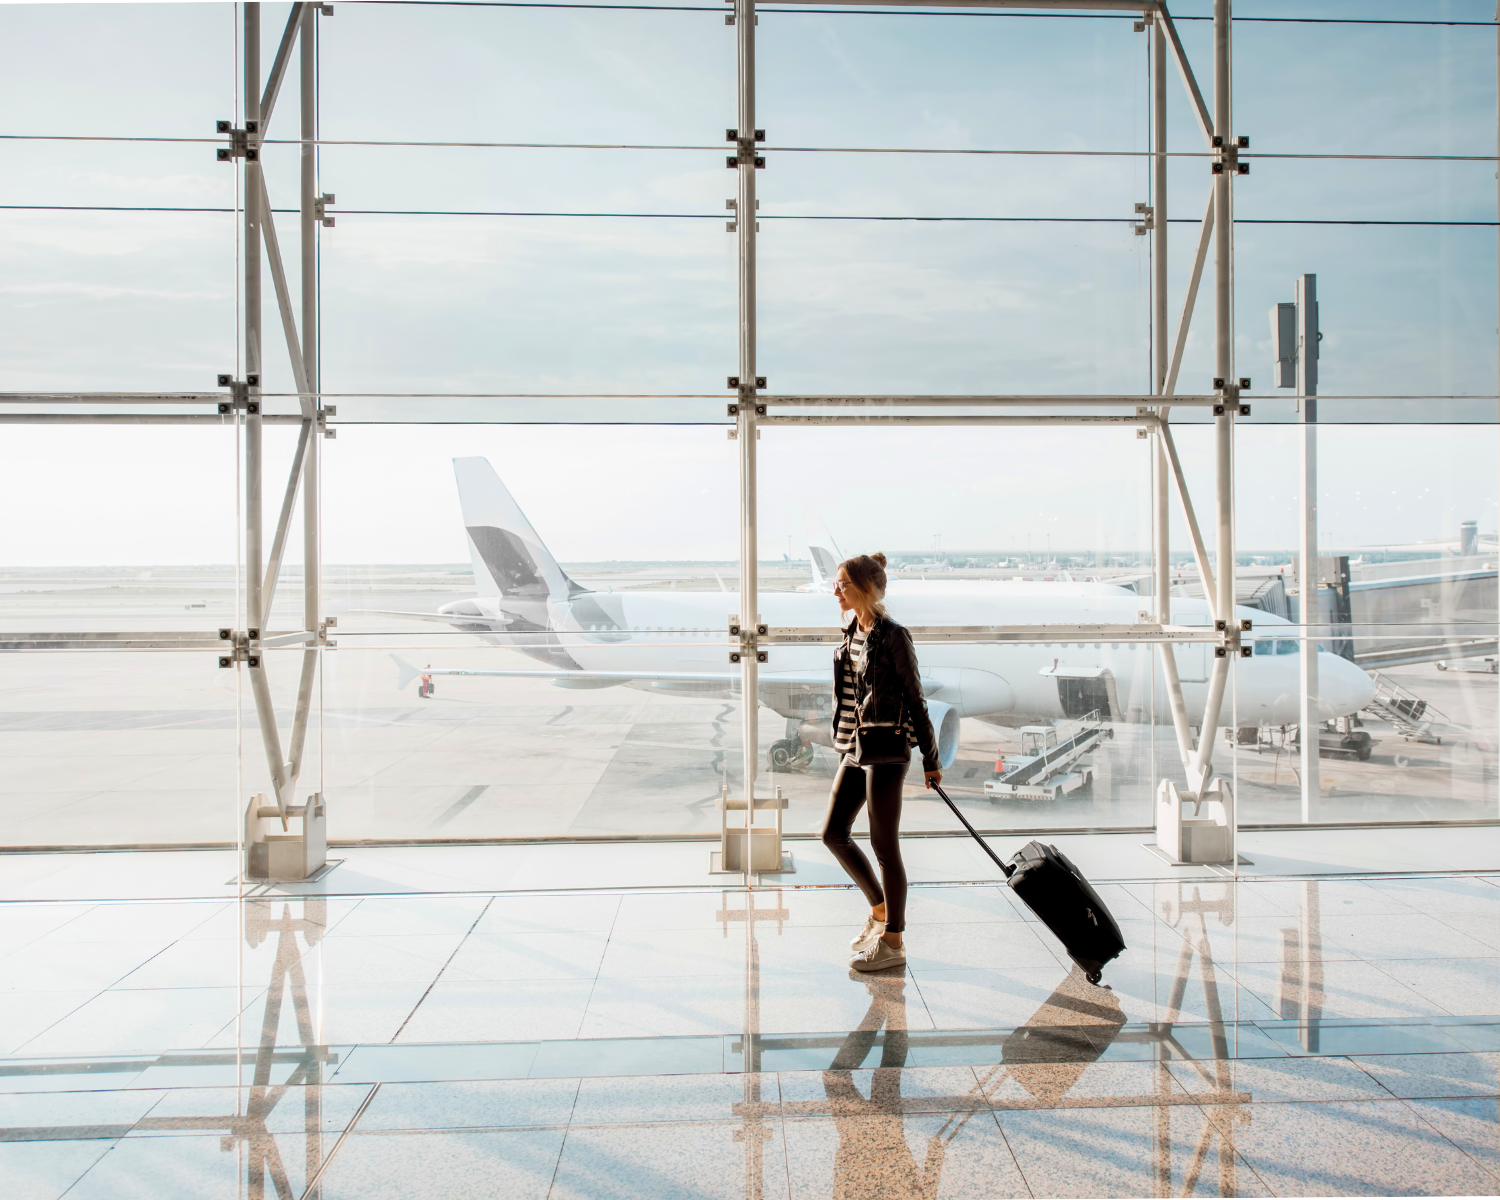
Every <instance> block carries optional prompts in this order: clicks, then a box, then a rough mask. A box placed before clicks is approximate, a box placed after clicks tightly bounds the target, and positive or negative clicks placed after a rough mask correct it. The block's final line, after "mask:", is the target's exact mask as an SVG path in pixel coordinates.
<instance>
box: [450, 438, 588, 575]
mask: <svg viewBox="0 0 1500 1200" xmlns="http://www.w3.org/2000/svg"><path fill="white" fill-rule="evenodd" d="M453 473H454V475H455V476H456V477H457V479H458V499H459V504H460V505H461V506H462V508H463V515H464V528H465V529H467V530H468V533H469V559H470V561H471V562H472V563H473V567H474V583H475V585H476V586H477V587H478V589H479V593H480V594H481V595H499V596H508V597H512V598H515V599H521V600H548V599H552V600H568V599H571V598H572V597H573V596H577V595H580V594H582V593H583V592H585V591H587V590H588V589H587V588H582V587H579V586H578V584H576V583H574V582H573V581H572V580H571V579H569V578H568V575H567V572H566V571H564V570H563V569H562V568H561V567H560V566H558V565H557V560H556V559H555V558H553V557H552V554H551V552H550V551H549V550H548V549H547V547H546V546H545V545H543V544H542V539H541V538H539V537H538V536H537V533H536V530H535V529H533V528H532V527H531V522H530V521H528V520H527V519H526V514H525V513H523V512H522V511H521V507H520V505H518V504H517V503H516V502H515V499H514V498H513V497H512V496H511V494H510V492H509V491H507V490H506V487H505V484H503V483H501V482H500V476H499V475H497V474H495V468H494V467H492V466H490V460H489V459H487V458H455V459H454V460H453Z"/></svg>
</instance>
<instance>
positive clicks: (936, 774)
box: [922, 771, 943, 791]
mask: <svg viewBox="0 0 1500 1200" xmlns="http://www.w3.org/2000/svg"><path fill="white" fill-rule="evenodd" d="M922 774H923V776H924V777H925V778H926V780H927V790H928V791H931V790H932V789H933V788H935V787H937V785H938V784H940V783H942V782H943V773H942V772H941V771H923V772H922Z"/></svg>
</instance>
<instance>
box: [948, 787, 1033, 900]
mask: <svg viewBox="0 0 1500 1200" xmlns="http://www.w3.org/2000/svg"><path fill="white" fill-rule="evenodd" d="M932 790H933V791H935V792H936V793H937V794H938V795H939V796H941V797H942V798H943V803H944V804H946V805H947V806H948V807H949V808H951V809H952V810H953V815H954V816H955V817H957V818H958V819H959V820H960V821H962V822H963V823H964V828H965V829H967V830H968V831H969V833H970V834H971V835H972V836H973V838H974V840H975V841H976V842H978V843H979V844H980V845H981V846H983V847H984V852H985V853H986V854H988V855H989V856H990V857H991V858H992V859H994V860H995V865H996V866H997V867H999V868H1000V869H1001V870H1002V871H1004V872H1005V877H1006V878H1007V879H1009V878H1010V877H1011V876H1012V875H1014V874H1015V873H1016V869H1015V867H1013V866H1011V865H1010V864H1009V863H1008V862H1001V861H1000V856H999V855H998V854H996V853H995V852H994V851H993V850H991V849H990V844H989V843H988V842H987V841H985V840H984V839H983V838H982V837H980V836H979V833H978V831H976V830H975V828H974V826H972V825H970V824H969V818H968V817H966V816H964V815H963V813H961V812H959V811H958V805H956V804H954V803H953V801H952V800H950V799H949V798H948V793H947V792H945V791H943V789H942V786H941V785H939V784H936V783H935V784H933V785H932Z"/></svg>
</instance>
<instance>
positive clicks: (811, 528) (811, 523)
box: [804, 508, 844, 592]
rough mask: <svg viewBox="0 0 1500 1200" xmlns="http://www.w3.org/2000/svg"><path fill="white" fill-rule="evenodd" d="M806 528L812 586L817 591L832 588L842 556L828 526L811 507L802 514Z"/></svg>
mask: <svg viewBox="0 0 1500 1200" xmlns="http://www.w3.org/2000/svg"><path fill="white" fill-rule="evenodd" d="M804 517H805V521H806V528H807V562H808V571H809V573H810V574H811V575H812V583H813V588H814V590H816V591H819V592H831V591H832V590H833V579H834V576H835V575H837V574H838V573H839V563H841V562H843V560H844V556H843V555H842V554H840V553H839V548H838V545H837V544H836V543H835V542H834V540H833V537H832V535H830V534H829V532H828V526H826V525H824V524H823V519H822V518H821V517H820V516H818V514H817V513H816V512H815V511H813V510H812V509H810V508H809V509H808V510H807V512H806V513H805V514H804Z"/></svg>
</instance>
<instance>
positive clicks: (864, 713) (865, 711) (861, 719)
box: [833, 617, 938, 771]
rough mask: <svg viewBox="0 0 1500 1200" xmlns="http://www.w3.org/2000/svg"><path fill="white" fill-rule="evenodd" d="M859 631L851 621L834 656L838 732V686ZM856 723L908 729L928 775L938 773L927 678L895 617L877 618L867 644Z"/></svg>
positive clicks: (856, 685) (856, 682)
mask: <svg viewBox="0 0 1500 1200" xmlns="http://www.w3.org/2000/svg"><path fill="white" fill-rule="evenodd" d="M857 628H859V625H858V619H857V618H855V617H851V618H850V620H849V624H848V626H846V627H845V629H844V644H843V645H842V646H840V647H839V648H838V650H837V651H836V652H835V653H834V656H833V678H834V686H833V693H834V708H833V728H834V729H835V730H837V729H838V727H839V717H840V716H841V715H842V714H841V713H840V712H839V709H840V708H841V707H842V706H843V704H844V700H843V698H842V697H841V696H840V695H839V686H838V681H839V680H840V679H842V678H843V672H844V667H845V665H846V664H847V663H848V662H849V656H850V653H851V647H850V642H851V640H852V639H853V637H854V631H855V630H856V629H857ZM854 706H855V720H856V722H857V723H858V724H865V725H883V724H886V723H894V724H897V725H905V726H907V728H908V731H909V740H910V741H911V743H912V745H914V746H916V747H917V748H918V749H920V750H921V752H922V770H924V771H936V770H937V769H938V747H937V738H936V736H934V734H933V732H932V719H931V718H930V717H929V716H928V715H927V701H926V700H925V699H924V698H923V696H922V678H921V675H920V673H919V670H918V667H917V651H916V647H914V646H913V645H912V642H911V634H909V633H907V632H906V627H905V626H904V625H897V624H896V622H895V621H893V620H891V619H890V618H889V617H876V618H875V624H874V625H872V626H870V632H869V635H868V636H867V637H866V639H865V662H864V668H863V669H862V670H860V671H858V672H856V674H855V676H854Z"/></svg>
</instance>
